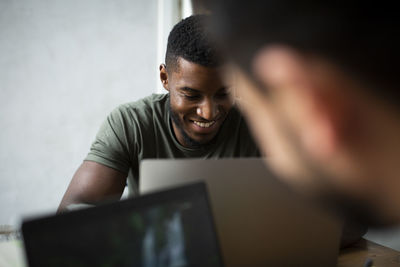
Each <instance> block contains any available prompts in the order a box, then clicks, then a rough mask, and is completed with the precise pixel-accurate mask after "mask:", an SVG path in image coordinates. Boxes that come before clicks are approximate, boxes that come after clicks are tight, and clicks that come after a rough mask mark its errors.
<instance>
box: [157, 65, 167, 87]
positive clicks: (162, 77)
mask: <svg viewBox="0 0 400 267" xmlns="http://www.w3.org/2000/svg"><path fill="white" fill-rule="evenodd" d="M159 69H160V80H161V83H162V85H163V87H164V88H165V90H167V91H169V86H168V73H167V67H166V66H165V64H161V65H160V68H159Z"/></svg>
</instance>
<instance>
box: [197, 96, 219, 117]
mask: <svg viewBox="0 0 400 267" xmlns="http://www.w3.org/2000/svg"><path fill="white" fill-rule="evenodd" d="M218 112H219V109H218V105H217V104H216V103H215V102H214V101H210V100H206V101H204V102H203V103H202V104H201V105H200V106H198V107H197V115H199V116H200V117H202V118H204V119H206V120H209V121H211V120H213V119H215V117H216V116H217V115H218Z"/></svg>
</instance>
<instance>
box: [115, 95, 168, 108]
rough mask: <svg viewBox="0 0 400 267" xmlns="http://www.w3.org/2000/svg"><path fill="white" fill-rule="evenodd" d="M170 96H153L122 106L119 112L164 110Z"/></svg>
mask: <svg viewBox="0 0 400 267" xmlns="http://www.w3.org/2000/svg"><path fill="white" fill-rule="evenodd" d="M168 97H169V95H168V94H152V95H149V96H147V97H144V98H142V99H139V100H136V101H132V102H128V103H124V104H121V105H120V106H118V108H117V109H119V110H150V109H159V108H163V107H164V106H165V104H166V101H167V100H168Z"/></svg>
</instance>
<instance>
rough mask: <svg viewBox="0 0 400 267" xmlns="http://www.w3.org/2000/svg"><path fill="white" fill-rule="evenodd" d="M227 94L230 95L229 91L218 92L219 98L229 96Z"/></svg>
mask: <svg viewBox="0 0 400 267" xmlns="http://www.w3.org/2000/svg"><path fill="white" fill-rule="evenodd" d="M227 96H228V93H226V92H224V93H218V94H217V95H216V97H217V98H225V97H227Z"/></svg>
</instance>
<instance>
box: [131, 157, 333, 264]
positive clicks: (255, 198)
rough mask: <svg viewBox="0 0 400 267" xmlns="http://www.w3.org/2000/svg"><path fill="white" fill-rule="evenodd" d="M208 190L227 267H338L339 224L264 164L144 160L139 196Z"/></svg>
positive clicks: (257, 161)
mask: <svg viewBox="0 0 400 267" xmlns="http://www.w3.org/2000/svg"><path fill="white" fill-rule="evenodd" d="M198 180H203V181H205V182H206V184H207V185H208V190H209V194H210V201H211V207H212V210H213V214H214V218H215V223H216V228H217V234H218V237H219V241H220V244H221V250H222V254H223V255H224V262H225V265H226V266H235V265H242V266H249V265H250V266H255V265H256V266H336V262H337V257H338V251H339V242H340V235H341V223H340V222H339V221H338V220H336V219H335V218H333V217H331V216H330V215H329V214H327V213H325V212H323V211H320V210H318V209H316V208H315V207H313V206H312V205H310V203H307V201H306V200H304V199H301V198H300V197H299V196H297V195H295V194H294V193H293V192H292V191H291V190H289V188H287V187H286V186H285V185H284V184H282V183H281V182H279V181H278V180H276V179H274V178H273V176H272V175H271V173H270V172H269V171H268V170H267V169H266V167H265V165H264V163H263V161H262V159H259V158H258V159H256V158H250V159H218V160H214V159H210V160H203V159H172V160H171V159H166V160H164V159H163V160H144V161H142V163H141V167H140V183H139V184H140V187H139V190H140V192H141V194H145V193H148V192H152V191H153V190H160V189H162V188H168V187H171V186H176V185H182V184H185V183H187V182H193V181H198Z"/></svg>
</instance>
